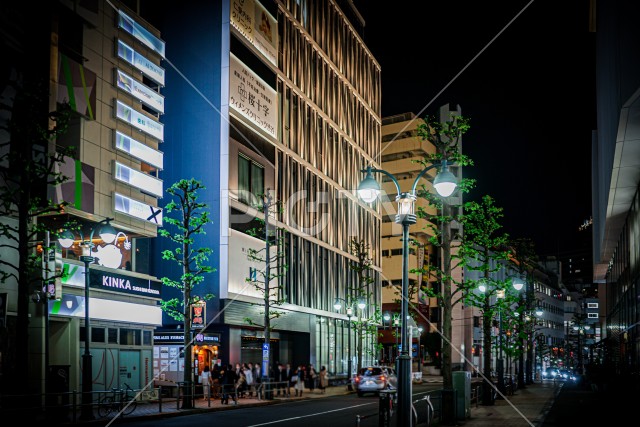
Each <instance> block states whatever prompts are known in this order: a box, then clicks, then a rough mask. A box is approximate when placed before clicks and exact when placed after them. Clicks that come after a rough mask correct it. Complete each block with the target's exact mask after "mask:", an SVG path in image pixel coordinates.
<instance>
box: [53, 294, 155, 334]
mask: <svg viewBox="0 0 640 427" xmlns="http://www.w3.org/2000/svg"><path fill="white" fill-rule="evenodd" d="M89 300H90V301H89V306H90V311H91V318H92V319H100V320H113V321H117V322H125V323H138V324H144V325H157V326H160V325H162V308H161V307H160V306H156V305H147V304H135V303H130V302H123V301H114V300H106V299H100V298H93V297H91V298H90V299H89ZM84 304H85V300H84V296H80V295H70V294H64V295H63V296H62V299H61V300H59V301H56V300H53V301H49V313H50V314H52V315H56V316H72V317H84V315H85V311H84Z"/></svg>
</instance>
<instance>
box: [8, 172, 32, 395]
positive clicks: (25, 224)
mask: <svg viewBox="0 0 640 427" xmlns="http://www.w3.org/2000/svg"><path fill="white" fill-rule="evenodd" d="M23 170H24V171H25V172H22V173H21V178H20V182H22V183H27V182H28V177H26V176H25V173H26V169H25V168H23ZM28 187H29V186H28V185H26V186H22V188H21V190H20V200H19V201H18V319H17V320H18V322H17V327H16V348H18V349H21V350H20V351H23V352H24V354H27V355H28V354H30V351H29V282H30V279H31V278H30V277H29V269H28V257H29V255H30V254H29V226H30V225H31V224H30V222H31V217H30V215H29V199H30V197H31V189H30V188H28ZM14 374H15V375H16V377H14V378H13V381H11V382H12V384H14V385H15V387H16V389H15V394H27V393H29V380H30V379H31V376H30V373H29V357H19V356H17V357H16V369H15V371H14V372H13V373H12V375H14Z"/></svg>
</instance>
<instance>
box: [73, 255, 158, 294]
mask: <svg viewBox="0 0 640 427" xmlns="http://www.w3.org/2000/svg"><path fill="white" fill-rule="evenodd" d="M62 270H63V274H62V284H63V285H64V286H77V287H81V288H84V283H85V278H84V266H82V265H77V264H71V263H66V262H65V263H64V264H63V267H62ZM89 283H90V285H89V287H90V288H91V289H102V290H106V291H115V292H120V293H125V294H129V295H138V296H147V297H149V296H150V297H158V298H159V297H160V291H161V289H162V283H161V282H157V281H153V280H149V279H143V278H141V277H136V276H129V275H125V274H120V273H117V272H116V271H104V270H98V269H97V268H91V269H89Z"/></svg>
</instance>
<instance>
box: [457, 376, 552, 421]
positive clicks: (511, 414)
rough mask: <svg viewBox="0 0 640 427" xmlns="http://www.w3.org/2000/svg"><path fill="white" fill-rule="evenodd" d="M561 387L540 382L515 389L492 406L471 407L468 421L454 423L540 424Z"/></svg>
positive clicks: (479, 405)
mask: <svg viewBox="0 0 640 427" xmlns="http://www.w3.org/2000/svg"><path fill="white" fill-rule="evenodd" d="M563 385H564V383H562V382H560V381H558V382H551V381H549V382H543V383H535V384H530V385H527V386H526V388H524V389H518V390H517V391H516V392H515V393H514V394H513V396H506V399H498V400H496V402H495V404H494V405H492V406H483V405H481V404H478V406H477V407H476V406H475V405H472V406H471V417H470V418H468V419H466V420H464V421H462V420H460V421H458V425H460V426H464V427H489V426H491V427H494V426H500V427H525V426H536V427H539V426H541V425H542V424H543V422H544V420H545V417H546V416H547V414H548V412H549V410H550V409H551V406H552V405H553V402H554V399H555V397H556V396H557V395H558V393H559V392H560V390H561V389H562V386H563Z"/></svg>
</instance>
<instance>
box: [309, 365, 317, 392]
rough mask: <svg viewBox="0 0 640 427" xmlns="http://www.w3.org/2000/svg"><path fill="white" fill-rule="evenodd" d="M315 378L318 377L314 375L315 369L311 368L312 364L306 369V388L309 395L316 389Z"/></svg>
mask: <svg viewBox="0 0 640 427" xmlns="http://www.w3.org/2000/svg"><path fill="white" fill-rule="evenodd" d="M317 377H318V374H317V373H316V369H315V368H314V367H313V365H312V364H309V366H308V368H307V388H308V389H309V391H310V392H311V393H313V390H315V388H316V379H317Z"/></svg>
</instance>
